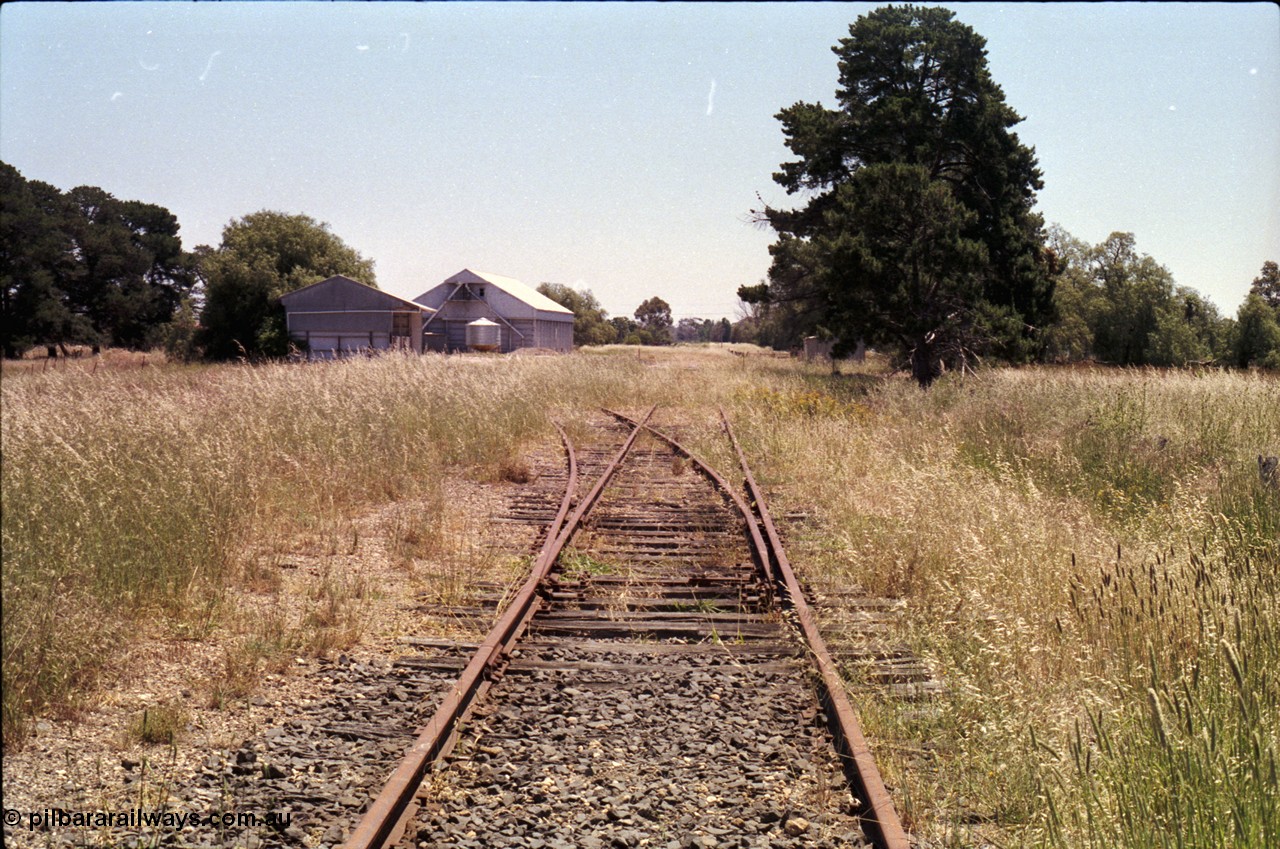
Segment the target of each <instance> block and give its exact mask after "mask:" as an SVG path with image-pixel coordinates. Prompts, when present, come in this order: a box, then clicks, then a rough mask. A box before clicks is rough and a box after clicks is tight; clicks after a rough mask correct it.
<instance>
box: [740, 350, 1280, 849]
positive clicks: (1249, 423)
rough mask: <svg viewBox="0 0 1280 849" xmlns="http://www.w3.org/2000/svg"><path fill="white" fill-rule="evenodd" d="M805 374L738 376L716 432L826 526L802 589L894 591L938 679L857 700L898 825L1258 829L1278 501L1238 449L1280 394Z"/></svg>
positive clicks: (1170, 836)
mask: <svg viewBox="0 0 1280 849" xmlns="http://www.w3.org/2000/svg"><path fill="white" fill-rule="evenodd" d="M801 381H802V384H801V385H804V384H807V385H808V387H809V388H807V389H800V388H796V387H786V386H785V385H774V386H771V387H767V388H766V389H763V390H761V389H753V390H752V391H751V392H750V393H748V394H746V395H744V396H742V397H741V398H740V399H738V401H737V403H736V404H735V408H736V409H735V421H737V422H739V423H740V424H739V425H738V427H739V430H740V435H741V436H742V437H743V441H744V442H745V443H746V444H747V447H748V451H749V453H750V454H751V455H752V456H753V457H754V458H758V462H759V465H760V469H761V472H760V475H761V477H763V478H765V479H766V480H767V481H768V482H769V483H770V484H772V485H774V486H775V487H776V488H778V489H779V490H780V495H781V500H782V501H783V502H784V503H790V504H793V505H795V506H797V507H802V508H811V509H813V510H815V511H816V512H817V513H818V514H819V516H820V518H821V523H820V524H821V528H822V530H821V531H820V532H819V533H816V534H811V535H810V536H809V537H807V538H805V539H804V540H803V541H802V544H801V545H800V547H799V549H798V550H797V551H796V552H795V553H794V554H793V559H794V560H797V561H798V562H799V563H800V564H801V565H802V566H803V567H804V568H805V571H806V573H807V575H808V577H809V579H810V580H812V581H815V582H817V583H819V584H822V585H827V586H832V585H834V586H841V585H844V586H858V587H861V588H863V589H864V590H865V591H867V592H868V594H871V595H888V596H894V597H901V598H904V599H906V600H907V602H908V607H907V610H908V615H907V618H906V620H905V625H906V632H905V634H904V635H903V636H905V637H907V639H908V640H909V642H910V643H911V644H912V645H913V646H914V647H915V648H916V650H917V651H918V652H919V653H920V654H921V655H923V656H924V657H925V658H927V659H928V660H929V661H930V663H931V665H932V666H933V667H934V668H935V669H937V670H938V671H939V672H940V673H941V675H942V677H943V679H944V680H945V682H946V683H947V685H948V690H947V693H946V695H945V696H943V697H941V698H940V699H939V700H938V701H937V702H936V703H935V704H932V705H926V706H925V707H924V708H923V709H922V708H921V706H919V705H915V704H909V703H899V704H895V703H893V702H892V701H882V702H878V703H868V704H867V705H866V708H865V710H866V712H867V717H866V719H867V721H868V725H869V727H870V730H871V733H872V734H873V736H874V737H875V738H876V739H878V740H879V741H881V743H882V744H883V746H882V752H883V753H884V754H883V755H882V761H883V762H884V765H885V766H886V768H887V771H888V773H889V776H890V782H891V783H892V784H893V785H895V786H896V787H898V788H899V790H898V792H899V799H900V802H901V804H902V808H903V814H904V816H905V818H906V819H907V821H908V823H909V825H910V826H911V827H912V828H913V829H915V830H916V831H918V832H920V833H921V834H922V835H924V836H928V837H930V838H933V839H936V840H939V841H942V842H943V843H945V844H948V845H978V844H980V843H982V842H983V841H984V840H992V841H994V842H996V843H998V844H1000V845H1024V844H1025V845H1035V844H1040V843H1048V844H1052V845H1064V846H1079V845H1096V846H1116V845H1128V846H1153V845H1165V844H1166V843H1167V844H1168V845H1188V846H1191V845H1194V846H1221V845H1235V846H1264V845H1270V844H1273V843H1274V841H1275V840H1276V838H1277V832H1278V831H1280V803H1278V802H1277V801H1276V795H1275V779H1274V764H1275V759H1276V755H1277V752H1278V751H1280V744H1278V741H1277V732H1276V729H1277V728H1280V716H1278V715H1277V704H1278V703H1280V688H1277V685H1276V683H1275V681H1274V680H1273V679H1274V676H1271V677H1267V676H1268V675H1269V673H1267V674H1263V673H1261V672H1259V670H1262V669H1269V668H1273V667H1274V663H1275V660H1276V659H1277V658H1278V657H1280V652H1278V651H1277V635H1276V633H1275V630H1274V626H1273V625H1272V624H1270V623H1274V621H1276V613H1277V612H1280V611H1278V610H1277V608H1278V605H1277V582H1276V580H1275V579H1274V575H1275V574H1276V570H1277V568H1278V567H1280V543H1277V539H1280V497H1278V495H1280V494H1277V493H1276V492H1274V491H1273V490H1270V489H1268V488H1267V487H1266V486H1264V485H1263V484H1262V483H1261V481H1260V479H1259V477H1258V472H1257V464H1256V455H1257V454H1259V453H1276V449H1277V447H1280V414H1277V410H1280V384H1278V383H1277V382H1276V381H1275V380H1274V379H1269V378H1266V377H1259V376H1254V375H1245V374H1223V373H1212V374H1203V375H1193V374H1180V373H1169V374H1160V373H1154V372H1119V371H1097V372H1091V371H1057V370H1047V369H1027V370H1020V371H997V372H989V373H986V374H984V375H982V376H980V377H979V378H977V379H969V380H965V381H960V380H948V381H946V382H944V383H942V384H941V385H939V386H937V387H935V389H934V390H932V391H930V392H928V393H923V392H920V391H919V390H917V389H915V388H914V387H912V386H910V385H908V384H907V383H905V382H902V381H897V380H890V381H885V382H884V383H882V384H881V385H879V386H877V387H875V388H873V389H870V390H869V391H868V392H867V393H866V394H861V390H862V389H864V388H865V387H864V386H858V385H856V384H854V383H853V382H852V381H849V380H845V379H835V380H830V379H822V378H819V377H817V376H816V375H809V376H807V377H801ZM822 384H825V385H822ZM819 386H821V388H818V387H819ZM815 393H816V395H815ZM1269 576H1270V577H1269ZM1228 647H1229V648H1230V651H1228ZM1230 652H1234V653H1235V655H1236V656H1238V657H1239V658H1240V666H1241V668H1242V669H1245V668H1246V667H1247V670H1246V673H1247V674H1243V677H1238V676H1235V675H1234V674H1233V673H1232V672H1231V668H1230V663H1229V659H1230V657H1231V656H1232V655H1231V654H1230ZM1250 675H1252V676H1253V677H1252V678H1250V677H1249V676H1250ZM1233 682H1234V683H1233ZM1233 691H1239V692H1238V694H1237V696H1231V695H1230V694H1231V692H1233ZM1224 694H1225V695H1224ZM1153 704H1154V705H1157V706H1158V709H1153V707H1152V705H1153ZM1153 710H1155V713H1154V714H1153ZM1153 716H1156V717H1159V716H1164V717H1165V719H1166V720H1171V718H1172V717H1175V716H1177V717H1180V718H1181V719H1182V720H1183V724H1182V727H1183V729H1184V732H1183V734H1182V736H1183V737H1186V738H1187V739H1179V734H1176V733H1174V732H1170V731H1168V730H1167V729H1166V730H1163V731H1162V730H1160V726H1159V724H1156V725H1153V724H1152V717H1153ZM1206 728H1207V729H1209V730H1208V731H1207V732H1206V731H1205V729H1206ZM1204 733H1207V734H1208V735H1209V738H1207V739H1206V740H1205V741H1204V742H1203V745H1200V744H1196V745H1192V744H1193V743H1195V742H1196V741H1198V740H1200V738H1201V735H1202V734H1204ZM1108 741H1109V742H1108ZM1180 759H1182V760H1180ZM1268 776H1270V778H1269V779H1268ZM1268 780H1269V781H1270V784H1268ZM1139 801H1142V802H1143V803H1144V804H1143V805H1142V806H1136V805H1137V803H1138V802H1139ZM1180 834H1181V835H1194V837H1193V838H1186V839H1185V840H1186V842H1184V843H1177V840H1178V837H1177V835H1180Z"/></svg>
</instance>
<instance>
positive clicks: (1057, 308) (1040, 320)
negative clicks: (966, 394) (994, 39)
mask: <svg viewBox="0 0 1280 849" xmlns="http://www.w3.org/2000/svg"><path fill="white" fill-rule="evenodd" d="M985 44H986V42H985V40H984V39H983V38H982V37H981V36H980V35H978V34H977V33H976V32H974V31H973V29H971V28H970V27H968V26H966V25H964V24H962V23H960V22H959V21H957V20H955V13H953V12H951V11H949V10H946V9H940V8H922V7H916V6H886V7H882V8H879V9H876V10H874V11H872V12H869V13H868V14H866V15H863V16H861V17H859V18H858V19H857V20H856V21H855V22H854V23H853V24H852V25H850V27H849V37H848V38H845V39H841V40H840V42H839V43H838V44H837V45H836V46H835V47H834V48H833V50H834V52H835V54H836V56H837V59H838V62H837V69H838V72H839V77H838V88H837V90H836V99H837V106H836V108H828V107H825V106H822V105H821V104H814V103H804V102H799V103H795V104H793V105H791V106H789V107H787V108H785V109H783V110H782V111H781V112H779V113H778V115H777V118H778V120H779V121H780V122H781V124H782V131H783V135H784V137H785V141H786V145H787V147H788V148H789V149H790V150H791V152H792V153H793V154H795V156H796V157H797V158H796V160H795V161H791V162H784V163H783V164H782V165H781V170H780V171H778V172H777V173H775V174H774V175H773V179H774V181H775V182H776V183H778V185H780V186H781V187H782V188H784V189H785V190H786V191H787V193H788V194H790V195H798V196H799V197H801V198H803V199H804V200H805V203H804V204H803V205H801V206H799V207H796V208H781V207H773V206H768V205H766V206H765V207H764V208H762V209H759V210H756V212H755V214H756V218H757V220H758V221H759V222H761V223H763V224H766V225H768V226H769V227H771V228H772V229H773V230H774V231H775V232H776V233H777V234H778V239H777V241H776V242H775V243H774V244H773V245H772V247H771V248H770V253H771V255H772V263H771V266H770V268H769V273H768V278H767V279H766V280H765V281H762V282H761V283H759V284H757V285H749V286H743V287H741V288H740V289H739V290H738V294H739V297H740V298H741V299H742V300H743V302H744V303H745V304H746V305H747V306H748V308H749V309H750V311H751V314H750V316H749V318H750V322H751V327H752V329H753V330H754V331H755V334H756V341H758V342H760V343H761V344H765V345H771V346H773V347H776V348H788V347H795V346H798V345H799V344H800V342H801V340H802V339H803V337H805V336H808V335H819V336H823V337H825V338H828V339H832V340H834V341H835V343H836V345H835V349H834V350H835V353H837V354H839V353H841V352H842V351H847V350H850V349H852V348H853V347H854V346H855V345H856V344H857V343H858V342H859V341H863V342H866V343H868V344H871V345H875V346H877V347H879V348H880V349H881V350H883V351H885V352H887V353H889V354H890V355H892V356H893V357H895V358H897V359H898V361H899V362H901V363H902V364H903V366H904V367H907V368H910V370H911V373H912V375H913V376H914V377H915V378H916V380H917V381H918V382H919V383H920V385H921V386H928V385H929V383H930V382H932V381H933V380H934V379H936V378H937V377H938V375H940V374H941V373H942V372H943V370H945V369H948V368H951V369H956V368H960V369H963V368H965V367H966V366H968V365H971V364H973V363H976V362H978V361H983V360H993V361H999V362H1013V363H1017V362H1027V361H1032V360H1056V361H1072V360H1083V359H1094V360H1099V361H1103V362H1107V363H1116V364H1120V365H1144V364H1151V365H1185V364H1188V363H1194V362H1217V363H1223V364H1235V365H1238V366H1251V365H1262V366H1268V367H1277V366H1280V337H1278V336H1277V326H1276V320H1277V312H1276V302H1275V298H1274V297H1273V296H1272V295H1269V294H1268V293H1274V292H1275V291H1276V283H1275V277H1276V265H1275V263H1274V262H1267V263H1266V264H1265V265H1264V266H1263V270H1262V274H1261V275H1260V277H1259V278H1258V279H1256V280H1255V281H1254V285H1253V290H1252V291H1251V293H1250V295H1249V297H1248V299H1247V300H1246V301H1245V303H1244V305H1243V306H1241V308H1240V312H1239V313H1238V315H1237V317H1236V320H1235V321H1232V320H1231V319H1226V318H1223V317H1222V316H1221V315H1219V314H1218V312H1217V310H1216V309H1215V308H1214V307H1213V305H1212V304H1211V303H1209V302H1208V301H1206V300H1205V299H1204V298H1202V297H1201V296H1200V295H1198V294H1197V293H1196V292H1194V291H1193V290H1191V289H1188V288H1186V287H1182V286H1177V285H1175V283H1174V281H1173V278H1172V276H1171V275H1170V274H1169V272H1168V270H1167V269H1165V268H1164V267H1163V266H1161V265H1160V264H1159V263H1157V262H1156V261H1155V260H1154V259H1152V258H1151V257H1149V256H1146V255H1142V254H1139V253H1138V251H1137V249H1136V247H1135V240H1134V236H1133V234H1131V233H1113V234H1112V235H1111V236H1110V237H1108V239H1107V240H1106V241H1105V242H1103V243H1102V244H1101V245H1096V246H1088V245H1085V244H1083V243H1081V242H1080V241H1079V240H1077V239H1074V238H1073V237H1071V236H1070V235H1069V234H1067V233H1065V232H1064V231H1062V230H1061V228H1056V227H1054V228H1048V230H1046V228H1045V227H1044V222H1043V220H1042V218H1041V217H1040V216H1039V215H1038V214H1036V213H1035V212H1033V206H1034V202H1035V196H1036V192H1037V191H1039V190H1040V189H1041V188H1042V187H1043V181H1042V177H1041V173H1040V170H1039V167H1038V163H1037V161H1036V158H1035V152H1034V150H1033V149H1031V148H1030V147H1028V146H1026V145H1024V144H1023V143H1022V142H1021V141H1020V140H1019V138H1018V136H1017V134H1016V133H1015V132H1013V127H1015V126H1016V125H1017V124H1018V123H1019V122H1021V120H1022V118H1021V117H1020V116H1019V115H1017V113H1015V112H1014V111H1013V109H1011V108H1010V107H1009V106H1008V105H1007V104H1006V103H1005V101H1004V94H1003V92H1002V90H1001V89H1000V86H999V85H997V84H996V82H995V81H994V80H993V79H992V77H991V74H990V71H989V69H988V67H987V59H986V47H985Z"/></svg>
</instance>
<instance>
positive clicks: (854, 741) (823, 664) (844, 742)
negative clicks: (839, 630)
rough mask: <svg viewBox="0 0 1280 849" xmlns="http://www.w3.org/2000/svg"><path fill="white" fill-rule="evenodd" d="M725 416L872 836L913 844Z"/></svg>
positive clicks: (902, 847) (890, 845)
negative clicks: (909, 840) (817, 673)
mask: <svg viewBox="0 0 1280 849" xmlns="http://www.w3.org/2000/svg"><path fill="white" fill-rule="evenodd" d="M720 418H721V420H722V421H723V422H724V430H725V433H726V434H727V435H728V437H729V441H730V442H731V443H733V450H734V451H735V452H737V455H738V462H739V463H740V464H741V465H742V475H743V477H744V478H745V480H746V485H747V491H748V493H749V494H750V496H751V500H752V502H753V504H754V506H755V508H756V511H757V513H758V515H759V517H760V524H761V525H763V526H764V531H765V536H766V537H767V538H768V540H769V548H770V551H771V553H772V556H773V559H774V562H775V565H776V566H777V574H778V582H779V589H780V590H781V592H782V595H783V598H784V599H786V602H787V605H788V606H789V607H790V608H791V610H792V611H793V612H794V614H795V617H796V620H797V622H798V623H799V625H800V630H801V632H802V633H803V635H804V639H805V642H806V643H807V644H808V646H809V650H810V652H811V653H812V656H813V661H814V664H815V665H816V666H817V667H818V672H819V674H820V675H821V676H822V689H823V695H824V698H823V702H824V707H826V709H827V717H828V720H829V722H830V724H831V728H832V731H833V733H834V734H835V735H836V741H837V745H838V746H839V747H840V749H841V752H840V754H841V756H842V758H844V759H845V765H846V774H848V775H849V778H850V780H851V781H852V782H853V784H854V786H855V789H856V792H857V793H858V795H859V798H860V799H861V800H862V802H863V805H864V806H865V813H864V815H863V819H864V821H865V822H866V823H867V825H868V827H869V829H870V830H871V831H873V832H874V834H873V835H872V837H873V838H875V839H876V842H877V843H878V845H879V846H880V847H882V849H908V847H909V845H910V844H909V842H908V840H907V835H906V831H905V830H904V829H903V827H902V822H901V820H900V819H899V818H898V812H897V810H896V809H895V808H894V806H893V800H892V799H891V798H890V797H889V791H888V790H887V789H886V788H885V786H884V780H883V779H882V778H881V777H880V770H879V769H878V768H877V767H876V762H875V758H874V757H873V756H872V754H871V749H870V747H869V746H868V745H867V740H866V737H865V736H864V735H863V733H862V723H861V722H859V721H858V714H857V712H856V711H855V710H854V709H853V705H852V704H851V703H850V701H849V696H848V695H847V694H846V693H845V690H844V683H843V681H842V680H841V678H840V673H839V671H838V669H837V667H836V664H835V661H834V660H833V659H832V658H831V653H830V652H829V651H828V650H827V646H826V642H825V641H824V640H823V639H822V634H821V632H820V631H819V629H818V621H817V618H816V617H815V616H814V614H813V610H812V608H810V607H809V603H808V602H807V601H806V600H805V597H804V591H803V590H802V589H801V587H800V581H799V580H798V579H797V578H796V573H795V571H794V570H793V569H792V568H791V562H790V561H789V560H788V559H787V554H786V551H785V550H784V549H783V547H782V539H781V538H780V537H779V536H778V531H777V528H776V527H775V526H774V524H773V518H772V517H771V516H770V515H769V507H768V505H767V504H766V503H765V498H764V493H763V492H762V491H761V490H760V487H759V486H758V485H757V484H756V480H755V476H754V475H752V474H751V468H750V466H748V465H747V457H746V455H745V454H743V452H742V446H740V445H739V444H738V439H737V437H736V436H734V433H733V428H732V427H731V426H730V425H729V417H728V416H726V415H725V412H724V409H723V408H721V410H720ZM848 767H852V768H851V769H849V768H848Z"/></svg>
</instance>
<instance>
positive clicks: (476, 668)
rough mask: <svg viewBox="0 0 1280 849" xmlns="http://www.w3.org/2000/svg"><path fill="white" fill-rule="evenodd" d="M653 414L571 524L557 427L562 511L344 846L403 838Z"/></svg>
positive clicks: (573, 483)
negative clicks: (563, 553) (567, 548)
mask: <svg viewBox="0 0 1280 849" xmlns="http://www.w3.org/2000/svg"><path fill="white" fill-rule="evenodd" d="M654 409H656V405H655V406H654V407H652V408H650V410H649V412H648V413H646V414H645V416H644V418H643V419H642V420H641V421H640V422H639V423H637V424H636V425H635V426H634V428H633V429H632V431H631V433H630V435H629V436H628V437H627V440H626V442H624V443H623V445H622V448H620V449H619V450H618V453H617V454H616V455H615V456H614V458H613V459H612V461H610V463H609V465H608V466H607V467H606V468H605V471H604V472H603V473H602V474H601V476H600V478H599V480H597V481H596V484H595V486H594V487H592V489H591V491H590V492H589V493H588V495H587V496H586V498H584V499H582V501H580V502H579V504H578V507H577V509H575V510H574V512H573V514H572V515H571V516H569V518H568V519H567V520H566V519H565V515H566V513H568V510H569V506H570V504H571V503H572V500H573V493H574V491H575V490H576V488H577V477H578V475H577V459H576V455H575V453H574V451H573V444H572V442H571V441H570V439H569V437H568V435H567V434H566V433H565V432H564V430H563V429H562V428H561V427H560V426H559V425H556V430H557V431H559V432H560V438H561V441H562V442H563V443H564V449H565V453H566V455H567V456H568V458H569V480H568V483H567V484H566V486H565V494H564V498H563V499H562V501H561V503H560V509H559V511H558V512H557V514H556V517H555V519H553V520H552V523H551V525H550V526H549V527H548V530H547V536H546V539H545V540H544V541H543V544H542V547H541V548H540V550H539V552H538V556H537V558H536V559H535V561H534V565H533V569H532V570H531V572H530V575H529V578H528V579H527V580H526V581H525V583H524V585H523V586H522V587H521V588H520V591H519V592H518V593H517V594H516V596H515V598H513V599H512V601H511V603H510V604H509V605H508V606H507V609H506V610H505V611H504V612H503V614H502V617H501V618H500V619H499V620H498V622H497V624H496V625H494V627H493V629H492V630H491V631H490V632H489V634H488V636H486V637H485V639H484V641H483V642H482V643H480V646H479V648H477V650H476V653H475V655H473V656H472V658H471V661H470V663H468V664H467V667H466V669H464V670H463V672H462V675H461V676H460V677H459V678H458V681H457V683H456V684H455V685H454V686H453V689H452V690H451V691H450V692H449V694H448V695H447V696H446V697H445V698H444V701H442V702H441V703H440V705H439V707H437V708H436V712H435V714H434V715H433V716H432V717H431V720H430V721H429V722H428V723H427V724H426V725H425V726H424V727H423V729H422V732H421V733H420V734H419V735H418V738H417V740H416V741H415V742H414V743H413V745H412V746H411V747H410V748H409V750H408V751H407V752H406V753H405V756H404V758H403V759H402V760H401V762H400V765H399V766H398V767H397V768H396V770H395V772H393V773H392V774H391V777H390V778H389V779H388V780H387V783H386V785H385V786H384V787H383V789H382V792H380V793H379V794H378V796H377V797H376V798H375V799H374V800H373V803H372V804H371V805H370V806H369V809H368V810H367V811H366V812H365V814H364V816H363V817H362V818H361V820H360V822H359V824H358V825H357V826H356V829H355V831H353V832H352V833H351V836H350V837H349V838H348V839H347V841H346V843H345V844H343V845H344V847H345V849H383V847H385V846H387V845H389V844H391V843H394V842H395V841H396V840H398V839H399V837H400V835H401V834H403V831H404V828H405V826H406V825H407V823H408V820H409V818H410V817H411V816H412V815H413V813H414V812H415V811H416V810H417V806H416V804H414V796H415V794H416V793H417V791H418V787H419V785H421V783H422V779H423V776H425V775H426V772H427V770H428V769H429V768H430V767H431V765H432V764H434V763H436V762H437V761H439V760H440V759H441V758H443V757H446V756H447V755H448V753H449V751H450V750H451V748H452V745H453V742H454V740H455V729H456V727H457V724H458V722H459V721H460V720H461V719H462V718H464V717H465V715H466V714H467V712H468V710H469V708H470V707H471V705H472V704H474V702H475V701H476V699H477V698H478V697H479V695H480V694H481V693H482V692H483V690H484V689H485V686H486V685H487V683H488V681H489V680H491V678H492V675H493V673H494V671H495V670H496V669H497V668H498V666H499V665H500V664H501V662H502V661H503V659H504V658H505V657H506V656H507V655H508V654H509V652H510V649H511V647H512V645H514V643H515V641H516V640H517V639H518V638H519V637H520V634H521V633H523V631H524V629H525V627H526V626H527V625H528V622H529V620H530V619H532V618H533V615H534V613H536V612H537V609H538V605H539V604H540V603H541V598H540V596H539V594H538V591H539V589H540V588H541V585H542V583H543V581H544V580H545V579H546V577H547V574H548V573H549V572H550V571H551V567H552V565H553V564H554V563H555V561H556V558H557V557H559V555H560V550H561V549H562V548H563V547H564V545H565V544H566V543H567V542H568V541H569V540H570V539H571V538H572V537H573V534H574V533H575V532H576V530H577V526H578V524H579V523H581V521H582V519H583V518H584V517H585V516H586V514H587V512H588V511H589V510H590V509H591V508H592V507H593V506H594V505H595V502H596V501H597V500H598V499H599V497H600V493H602V492H603V491H604V488H605V486H606V485H607V484H608V482H609V479H610V478H611V477H612V476H613V474H614V472H615V471H616V470H617V468H618V466H619V465H620V464H621V462H622V460H623V458H624V457H626V455H627V453H628V452H629V451H630V450H631V446H632V445H634V444H635V441H636V438H637V437H638V436H639V435H640V431H641V429H642V428H643V426H644V423H645V422H647V421H648V420H649V417H650V416H652V415H653V411H654Z"/></svg>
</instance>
